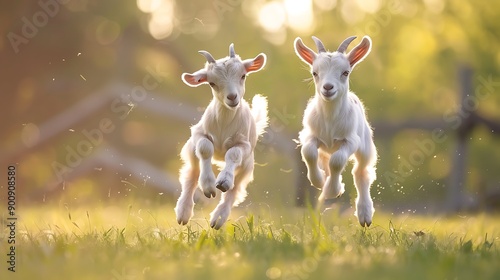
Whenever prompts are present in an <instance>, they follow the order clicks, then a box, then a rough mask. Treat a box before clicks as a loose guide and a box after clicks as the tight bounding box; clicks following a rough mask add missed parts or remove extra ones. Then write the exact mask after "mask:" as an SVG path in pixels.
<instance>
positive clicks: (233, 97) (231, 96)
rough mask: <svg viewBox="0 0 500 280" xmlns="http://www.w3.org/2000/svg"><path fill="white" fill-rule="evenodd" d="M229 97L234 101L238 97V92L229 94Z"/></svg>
mask: <svg viewBox="0 0 500 280" xmlns="http://www.w3.org/2000/svg"><path fill="white" fill-rule="evenodd" d="M227 99H229V100H231V101H234V100H235V99H236V94H235V93H231V94H229V95H228V96H227Z"/></svg>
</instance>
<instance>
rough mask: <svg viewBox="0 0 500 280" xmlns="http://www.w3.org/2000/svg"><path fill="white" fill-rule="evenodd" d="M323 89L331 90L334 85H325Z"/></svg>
mask: <svg viewBox="0 0 500 280" xmlns="http://www.w3.org/2000/svg"><path fill="white" fill-rule="evenodd" d="M323 88H324V89H325V90H331V89H332V88H333V85H332V84H330V83H328V84H324V85H323Z"/></svg>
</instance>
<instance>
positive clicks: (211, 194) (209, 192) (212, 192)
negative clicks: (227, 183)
mask: <svg viewBox="0 0 500 280" xmlns="http://www.w3.org/2000/svg"><path fill="white" fill-rule="evenodd" d="M203 194H204V195H205V196H206V197H208V198H212V197H215V195H216V192H215V190H214V189H212V190H204V191H203Z"/></svg>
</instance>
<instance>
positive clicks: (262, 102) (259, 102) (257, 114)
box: [252, 94, 268, 136]
mask: <svg viewBox="0 0 500 280" xmlns="http://www.w3.org/2000/svg"><path fill="white" fill-rule="evenodd" d="M252 116H253V119H254V120H255V127H256V129H257V136H260V135H262V134H264V131H265V129H266V127H267V125H268V116H267V99H266V98H265V97H264V96H262V95H260V94H256V95H255V96H254V97H253V99H252Z"/></svg>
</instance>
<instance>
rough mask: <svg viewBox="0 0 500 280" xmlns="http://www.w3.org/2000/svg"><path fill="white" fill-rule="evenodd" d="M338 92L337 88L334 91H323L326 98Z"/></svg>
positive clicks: (322, 93)
mask: <svg viewBox="0 0 500 280" xmlns="http://www.w3.org/2000/svg"><path fill="white" fill-rule="evenodd" d="M336 93H337V91H336V90H333V91H329V90H328V91H321V95H322V96H323V97H324V98H325V99H331V98H332V97H333V96H334V95H335V94H336Z"/></svg>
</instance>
